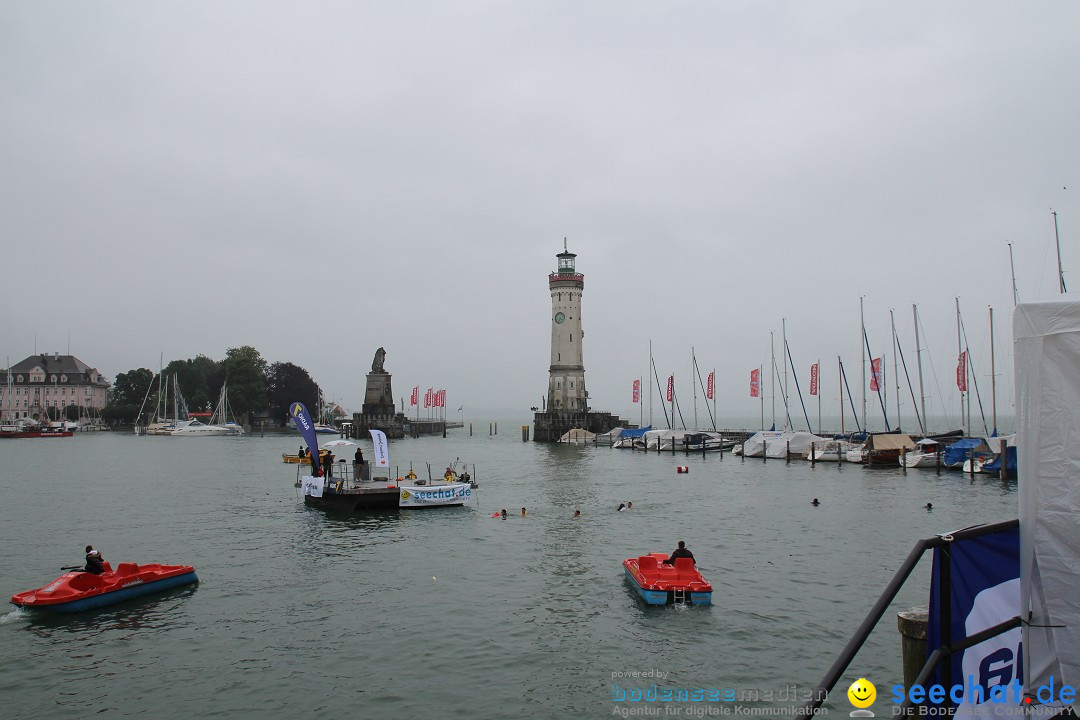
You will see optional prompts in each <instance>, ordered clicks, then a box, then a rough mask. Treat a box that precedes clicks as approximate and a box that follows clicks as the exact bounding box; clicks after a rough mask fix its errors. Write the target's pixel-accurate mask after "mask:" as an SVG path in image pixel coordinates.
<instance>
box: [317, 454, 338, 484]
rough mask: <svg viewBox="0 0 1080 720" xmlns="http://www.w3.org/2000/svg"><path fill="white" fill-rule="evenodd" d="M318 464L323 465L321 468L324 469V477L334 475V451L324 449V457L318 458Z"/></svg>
mask: <svg viewBox="0 0 1080 720" xmlns="http://www.w3.org/2000/svg"><path fill="white" fill-rule="evenodd" d="M319 465H321V466H322V467H323V469H325V471H326V472H325V473H323V474H324V475H325V476H326V477H328V478H332V477H334V453H332V452H330V451H329V450H327V451H326V457H324V458H321V459H320V460H319Z"/></svg>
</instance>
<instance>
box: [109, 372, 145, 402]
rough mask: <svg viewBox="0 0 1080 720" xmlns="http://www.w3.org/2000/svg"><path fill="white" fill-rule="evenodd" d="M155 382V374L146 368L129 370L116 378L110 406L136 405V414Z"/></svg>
mask: <svg viewBox="0 0 1080 720" xmlns="http://www.w3.org/2000/svg"><path fill="white" fill-rule="evenodd" d="M153 381H154V373H153V371H151V370H147V369H146V368H139V369H138V370H129V371H128V372H126V373H120V374H119V375H117V376H116V382H114V383H113V386H112V398H111V399H110V402H109V404H110V405H134V406H135V408H136V412H138V407H139V406H140V405H142V401H143V398H145V397H146V392H147V390H149V389H150V384H151V383H152V382H153Z"/></svg>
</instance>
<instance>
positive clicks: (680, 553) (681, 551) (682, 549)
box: [664, 540, 697, 565]
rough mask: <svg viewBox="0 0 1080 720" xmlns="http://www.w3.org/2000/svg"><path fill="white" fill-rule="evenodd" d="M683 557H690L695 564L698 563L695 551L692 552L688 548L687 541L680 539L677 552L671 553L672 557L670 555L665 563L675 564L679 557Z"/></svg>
mask: <svg viewBox="0 0 1080 720" xmlns="http://www.w3.org/2000/svg"><path fill="white" fill-rule="evenodd" d="M683 557H685V558H690V560H692V561H693V563H694V564H695V565H697V560H694V553H692V552H690V551H689V550H687V549H686V542H685V541H683V540H680V541H679V547H677V548H675V552H673V553H671V557H669V558H668V559H667V560H665V561H664V564H665V565H674V564H675V561H676V560H677V559H679V558H683Z"/></svg>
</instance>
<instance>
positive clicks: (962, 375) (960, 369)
mask: <svg viewBox="0 0 1080 720" xmlns="http://www.w3.org/2000/svg"><path fill="white" fill-rule="evenodd" d="M956 387H957V388H958V389H959V390H960V392H967V350H965V351H964V352H962V353H960V359H959V360H958V361H957V363H956Z"/></svg>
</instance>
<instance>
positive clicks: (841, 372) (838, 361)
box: [836, 355, 844, 435]
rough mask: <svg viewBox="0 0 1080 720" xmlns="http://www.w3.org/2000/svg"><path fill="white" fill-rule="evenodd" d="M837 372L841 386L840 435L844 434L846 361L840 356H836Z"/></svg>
mask: <svg viewBox="0 0 1080 720" xmlns="http://www.w3.org/2000/svg"><path fill="white" fill-rule="evenodd" d="M836 371H837V373H838V379H839V382H838V383H837V384H838V385H839V386H840V434H841V435H843V434H844V361H843V360H841V359H840V356H839V355H837V356H836Z"/></svg>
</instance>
